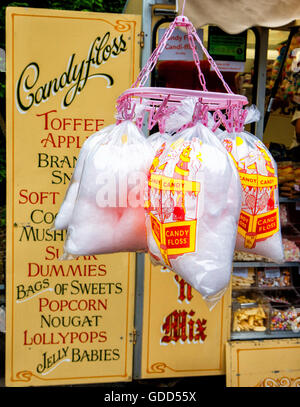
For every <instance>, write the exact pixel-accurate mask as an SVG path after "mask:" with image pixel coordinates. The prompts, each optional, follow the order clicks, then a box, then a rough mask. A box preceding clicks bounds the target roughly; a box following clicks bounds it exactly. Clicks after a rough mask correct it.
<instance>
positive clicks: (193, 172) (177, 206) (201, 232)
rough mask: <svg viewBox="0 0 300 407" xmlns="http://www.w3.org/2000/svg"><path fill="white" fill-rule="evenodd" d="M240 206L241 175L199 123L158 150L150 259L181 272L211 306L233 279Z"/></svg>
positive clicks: (150, 207) (149, 203) (152, 177)
mask: <svg viewBox="0 0 300 407" xmlns="http://www.w3.org/2000/svg"><path fill="white" fill-rule="evenodd" d="M240 208H241V184H240V179H239V175H238V173H237V171H236V169H235V168H234V166H233V164H232V162H231V160H230V157H229V156H228V154H227V152H226V150H225V148H224V147H223V146H222V144H221V143H220V141H219V140H218V139H217V137H216V136H215V135H214V134H213V133H212V132H211V131H210V130H209V129H208V128H207V127H205V126H204V125H202V124H201V123H198V124H196V125H195V126H193V127H191V128H188V129H186V130H184V131H182V132H180V133H179V134H178V135H176V136H173V137H172V144H170V145H167V146H165V145H163V146H162V147H161V149H160V150H158V151H157V153H156V157H155V159H154V160H153V163H152V166H151V168H150V172H149V181H148V195H147V196H146V201H145V209H146V226H147V239H148V249H149V253H150V255H151V260H152V261H153V262H154V263H156V264H161V265H163V266H165V267H168V268H170V269H172V270H173V271H174V272H175V273H177V274H178V275H180V276H181V277H182V278H183V279H184V280H185V281H187V282H188V283H189V284H190V285H191V286H192V287H194V288H195V289H196V290H197V291H199V292H200V293H201V295H202V297H203V298H204V299H205V300H206V302H207V304H208V305H209V307H210V308H211V307H213V306H214V305H215V304H216V303H217V301H218V300H219V299H220V298H221V296H222V295H223V294H224V292H225V290H226V288H227V286H228V284H229V281H230V275H231V268H232V258H233V253H234V246H235V240H236V231H237V222H238V219H239V214H240Z"/></svg>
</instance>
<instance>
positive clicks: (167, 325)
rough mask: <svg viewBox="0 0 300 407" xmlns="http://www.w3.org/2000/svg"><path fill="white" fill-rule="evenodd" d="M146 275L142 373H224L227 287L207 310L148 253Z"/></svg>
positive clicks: (154, 375)
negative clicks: (222, 294) (152, 259)
mask: <svg viewBox="0 0 300 407" xmlns="http://www.w3.org/2000/svg"><path fill="white" fill-rule="evenodd" d="M144 278H145V280H144V309H143V336H142V360H141V377H142V378H159V377H160V378H163V377H185V376H208V375H220V374H225V344H226V342H227V340H228V338H229V334H230V333H229V325H230V324H229V318H230V295H231V292H230V291H231V290H230V289H228V291H227V292H226V294H225V295H224V296H223V298H222V299H221V300H220V301H219V303H218V304H217V305H216V306H215V307H214V308H213V310H211V311H210V310H209V309H208V307H207V305H206V304H205V302H204V301H203V299H202V297H201V295H200V294H199V293H198V292H197V291H195V290H194V289H192V287H191V286H190V285H188V284H187V283H186V282H185V281H184V280H183V279H182V278H180V277H179V276H177V275H176V274H175V273H173V272H172V271H170V270H168V269H166V268H162V267H159V266H153V265H152V264H151V262H150V260H149V256H146V258H145V276H144Z"/></svg>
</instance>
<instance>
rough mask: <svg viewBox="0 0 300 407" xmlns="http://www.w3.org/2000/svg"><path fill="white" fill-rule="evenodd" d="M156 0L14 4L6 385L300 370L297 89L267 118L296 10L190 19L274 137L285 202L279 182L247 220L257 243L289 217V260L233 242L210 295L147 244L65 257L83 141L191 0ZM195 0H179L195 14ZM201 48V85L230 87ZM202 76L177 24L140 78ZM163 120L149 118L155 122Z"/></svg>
mask: <svg viewBox="0 0 300 407" xmlns="http://www.w3.org/2000/svg"><path fill="white" fill-rule="evenodd" d="M148 3H149V2H147V1H144V2H134V1H129V2H127V5H126V7H125V9H124V13H123V14H122V15H117V14H99V13H87V12H68V11H55V10H39V9H25V8H8V9H7V50H6V59H7V117H8V119H9V120H7V123H8V124H7V134H8V137H7V144H8V149H7V172H8V175H7V180H8V189H7V194H8V200H7V255H6V265H7V268H6V374H5V376H6V386H9V387H19V386H45V385H46V386H49V385H62V384H63V385H71V384H87V383H112V382H128V381H133V380H144V379H145V380H147V379H159V378H161V379H165V378H183V377H201V376H226V384H227V386H228V387H259V386H261V387H265V386H274V387H277V386H278V387H281V386H294V387H295V386H299V381H300V349H299V347H300V240H299V239H300V215H299V214H300V212H299V209H300V207H299V202H300V195H299V172H298V171H299V170H298V168H299V157H298V160H297V158H295V156H287V155H284V153H281V155H280V154H279V152H278V151H279V148H281V150H280V151H282V150H284V151H286V150H288V147H289V145H290V141H291V140H292V138H293V130H294V128H293V126H292V125H291V124H290V120H291V118H292V114H293V110H295V107H296V103H295V102H293V101H292V102H290V105H289V106H290V108H289V109H287V108H285V105H284V103H285V101H286V100H287V99H286V98H281V99H280V98H278V103H279V105H277V109H276V110H275V109H274V107H273V110H271V111H270V115H269V117H268V122H267V123H266V121H265V129H264V110H265V104H266V102H265V101H266V100H268V97H269V95H270V89H271V88H272V79H273V80H274V77H272V78H271V77H268V78H267V77H266V74H265V73H266V72H271V71H272V72H273V75H274V72H275V71H276V62H277V60H276V58H277V57H278V51H277V48H278V46H279V44H281V43H284V42H287V41H288V40H289V33H290V31H291V30H290V28H291V26H292V27H293V30H294V31H293V36H297V33H298V31H297V29H296V28H295V27H298V26H297V22H294V23H293V24H292V25H284V24H287V23H288V22H291V21H292V20H293V18H289V17H288V16H286V17H285V18H286V20H285V21H284V22H283V23H282V24H281V22H282V21H281V20H280V24H279V23H278V24H274V25H272V24H266V27H269V28H262V27H260V25H261V24H259V23H260V22H259V21H258V22H257V24H255V23H253V27H252V26H251V27H249V26H242V27H234V28H233V29H232V30H233V31H232V30H230V28H228V27H226V26H225V25H224V26H218V24H217V23H218V21H216V22H212V23H210V24H209V25H208V24H207V21H209V20H206V21H204V22H203V23H201V25H199V24H198V25H197V24H196V23H194V25H195V27H196V29H197V35H199V37H200V38H201V39H202V41H203V44H204V46H205V47H206V48H207V49H208V52H209V53H210V55H211V56H212V57H213V59H214V60H215V61H216V64H217V67H218V69H219V70H220V72H221V74H222V75H221V76H222V78H223V80H224V81H225V83H226V84H228V86H229V87H230V89H231V90H232V91H233V93H234V94H236V95H240V96H242V97H245V98H247V99H248V102H249V105H251V104H255V105H256V106H257V107H258V109H259V110H260V112H261V116H260V119H259V120H256V121H255V122H252V123H249V124H247V125H246V130H248V131H250V132H251V133H253V134H255V135H256V137H257V138H258V139H260V140H262V141H263V142H264V143H265V144H266V145H267V147H269V148H270V151H271V152H273V151H274V154H273V156H274V158H275V160H276V163H277V166H278V175H279V177H278V182H279V188H278V190H279V204H280V210H279V212H278V213H279V215H280V218H279V215H278V218H277V217H276V216H277V215H276V214H275V215H274V214H273V212H272V210H273V209H272V208H273V207H272V205H271V200H272V199H271V198H272V197H271V195H270V197H269V204H268V208H269V212H268V215H269V217H268V218H267V217H266V216H264V217H262V218H258V219H256V222H257V224H255V223H254V221H252V220H251V219H250V218H249V219H250V221H249V222H248V221H247V214H246V215H245V216H244V223H243V222H242V221H240V223H239V228H240V232H241V235H243V238H244V239H245V241H246V235H247V239H248V240H247V242H248V243H247V244H248V246H249V245H250V247H251V245H253V244H254V242H253V241H252V240H253V239H252V240H251V238H250V237H251V236H250V235H251V232H253V231H254V229H255V232H256V235H257V236H258V238H257V239H258V241H259V240H263V239H265V238H266V237H268V236H271V235H272V232H273V230H275V229H276V228H277V229H276V231H278V228H279V225H280V228H281V232H282V237H283V247H284V256H285V258H284V262H282V263H280V262H279V263H275V262H270V261H269V260H268V259H267V258H266V257H264V256H259V255H255V254H254V255H253V254H249V252H248V253H247V254H245V253H242V252H241V251H235V255H234V258H233V263H232V273H231V281H230V284H229V285H228V287H227V289H226V292H225V294H224V295H222V298H221V299H220V300H219V301H218V302H217V303H216V305H214V307H212V308H211V309H210V308H209V306H208V305H207V302H206V301H205V300H204V299H203V298H202V296H201V295H200V293H199V292H197V290H195V289H194V288H193V287H192V286H191V285H190V284H188V283H187V282H186V281H185V279H184V278H182V277H181V276H180V275H178V274H176V273H174V272H173V271H171V270H170V269H168V268H167V267H164V266H162V265H156V266H155V265H154V264H153V262H151V260H150V256H149V254H144V253H127V252H123V253H115V254H101V255H94V254H93V255H87V256H78V257H77V258H73V259H72V260H71V259H66V260H62V259H61V257H62V255H63V253H64V242H65V240H66V238H67V233H66V230H54V229H53V222H54V219H55V217H56V215H57V213H58V211H59V208H60V205H61V203H62V202H63V198H64V196H65V193H66V191H67V188H68V186H69V183H70V181H71V179H72V173H73V171H74V168H75V167H76V162H78V156H79V152H80V150H81V147H82V145H83V143H84V141H85V140H86V139H87V138H88V137H89V136H91V135H92V134H94V133H95V132H99V131H100V130H101V129H103V128H105V127H106V126H108V125H110V124H113V123H114V122H115V114H116V109H115V108H116V100H117V98H118V97H119V95H120V94H122V92H124V91H125V90H126V89H129V88H130V87H131V85H132V84H133V83H134V81H135V80H136V77H137V76H138V74H139V71H140V69H141V67H143V66H144V65H145V63H146V62H147V60H148V58H149V56H150V54H151V52H152V51H153V50H154V49H155V48H156V46H157V44H158V42H159V40H160V39H161V38H162V36H163V35H164V33H165V32H166V30H167V29H168V27H169V26H170V23H171V22H172V21H173V20H174V17H175V16H176V14H177V13H178V14H180V13H179V12H178V9H180V8H181V7H182V4H179V5H178V4H177V2H175V1H174V2H173V1H170V2H163V1H157V2H155V4H152V3H151V5H150V4H148ZM192 3H193V2H190V5H189V2H188V1H187V2H186V9H185V11H186V13H185V15H186V16H187V17H188V18H189V19H190V20H191V21H193V18H194V17H192V16H190V15H189V13H190V11H191V10H192V9H193V4H192ZM189 6H190V7H191V8H189ZM289 15H291V13H290V14H289ZM292 15H293V14H292ZM296 17H297V16H296ZM298 17H299V16H298ZM199 21H201V20H199ZM279 26H280V27H279ZM270 27H273V28H270ZM274 27H275V28H274ZM221 28H222V29H221ZM223 30H224V31H223ZM83 31H84V32H85V35H84V36H82V35H81V33H82V32H83ZM20 33H22V35H20ZM33 38H34V39H38V40H35V41H32V39H33ZM74 38H75V39H76V40H75V41H74ZM150 39H151V41H150ZM58 43H59V44H60V46H59V47H57V44H58ZM74 44H76V46H75V45H74ZM293 44H294V43H292V46H293V47H294V48H296V47H295V46H294V45H293ZM289 45H291V44H289ZM299 48H300V46H299ZM198 53H199V66H200V67H201V71H202V73H203V75H204V77H205V79H206V86H207V91H208V92H218V93H219V92H222V91H223V90H222V86H223V84H224V83H223V81H222V80H221V79H220V76H218V75H217V73H216V71H214V70H212V69H211V67H210V65H209V64H208V60H207V56H206V55H205V54H203V53H202V52H201V49H199V50H198ZM140 57H141V64H140V61H139V59H140ZM49 59H50V61H53V60H55V64H53V63H51V64H49ZM120 67H122V69H121V70H120ZM267 67H268V70H267ZM198 76H199V71H197V69H195V63H194V55H193V52H191V47H190V43H189V40H188V37H187V36H185V35H184V34H183V33H182V30H178V32H177V31H176V32H174V33H173V37H172V38H171V39H170V43H169V47H166V48H165V50H164V52H163V53H162V54H161V55H160V57H159V59H158V63H157V65H156V67H155V69H153V70H152V72H151V75H149V78H148V82H146V84H145V85H147V83H148V86H150V85H151V86H152V87H162V88H165V89H168V88H179V89H185V90H199V89H200V86H199V77H198ZM270 81H271V82H270ZM289 100H290V99H289ZM280 103H281V105H280ZM275 107H276V106H275ZM148 123H149V122H148ZM153 123H154V125H153V126H152V129H151V130H150V131H149V128H148V129H147V127H146V125H145V124H143V127H142V130H144V132H145V131H147V132H149V133H150V134H151V133H154V132H155V131H156V127H155V121H154V120H153ZM24 140H26V143H24ZM126 140H127V139H126ZM123 141H124V139H123ZM125 142H126V141H125ZM280 146H281V147H280ZM277 153H278V154H277ZM276 154H277V155H276ZM286 154H288V153H286ZM185 158H186V157H185V156H184V155H182V156H181V160H182V162H183V165H184V163H185V161H184V160H185ZM249 165H251V163H249ZM182 168H183V169H184V168H186V167H182ZM182 168H181V169H182ZM269 175H270V174H269ZM153 179H154V178H153ZM257 179H258V178H255V182H258V181H257ZM250 181H251V179H250V177H249V178H247V182H248V183H249V182H250ZM260 182H262V181H261V179H260ZM185 185H187V184H185ZM260 186H261V185H260ZM247 187H249V185H247ZM272 187H274V185H270V189H271V188H272ZM287 188H288V190H287ZM253 190H255V188H253ZM257 190H259V188H257ZM191 192H193V193H195V190H194V189H193V190H192V191H191ZM271 194H272V192H271ZM195 195H196V194H195ZM250 195H251V194H250ZM249 205H250V206H251V199H250V198H249ZM274 213H275V212H274ZM254 215H255V214H254V213H253V216H254ZM274 216H275V217H274ZM253 219H254V218H253ZM266 219H267V220H266ZM247 222H248V223H247ZM251 222H252V223H251ZM273 224H274V225H275V226H274V225H273ZM184 226H185V225H184ZM250 226H251V227H250ZM273 226H274V227H273ZM160 227H161V225H160ZM250 229H251V230H250ZM259 233H260V235H259ZM270 233H271V235H270ZM156 237H157V236H156ZM160 237H161V235H160V236H159V237H157V239H158V240H159V239H160ZM164 243H165V242H164ZM159 244H161V241H160V240H159ZM254 247H255V245H254ZM184 250H186V251H188V250H191V249H190V248H186V247H185V248H184ZM170 253H173V252H170ZM174 253H175V252H174ZM167 257H168V256H167Z"/></svg>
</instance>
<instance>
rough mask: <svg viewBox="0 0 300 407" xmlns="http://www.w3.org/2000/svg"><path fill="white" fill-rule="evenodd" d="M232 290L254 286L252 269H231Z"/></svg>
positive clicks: (254, 277) (254, 278) (254, 280)
mask: <svg viewBox="0 0 300 407" xmlns="http://www.w3.org/2000/svg"><path fill="white" fill-rule="evenodd" d="M231 281H232V288H233V289H239V288H249V287H251V286H252V287H253V286H255V284H256V274H255V271H254V268H242V269H236V268H235V269H233V272H232V280H231Z"/></svg>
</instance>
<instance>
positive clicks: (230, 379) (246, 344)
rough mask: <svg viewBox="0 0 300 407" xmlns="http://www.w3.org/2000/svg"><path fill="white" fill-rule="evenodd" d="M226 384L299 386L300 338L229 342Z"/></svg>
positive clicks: (242, 385) (236, 385)
mask: <svg viewBox="0 0 300 407" xmlns="http://www.w3.org/2000/svg"><path fill="white" fill-rule="evenodd" d="M226 385H227V386H228V387H299V386H300V339H299V338H297V339H277V340H276V339H273V340H262V341H232V342H228V343H227V345H226Z"/></svg>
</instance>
